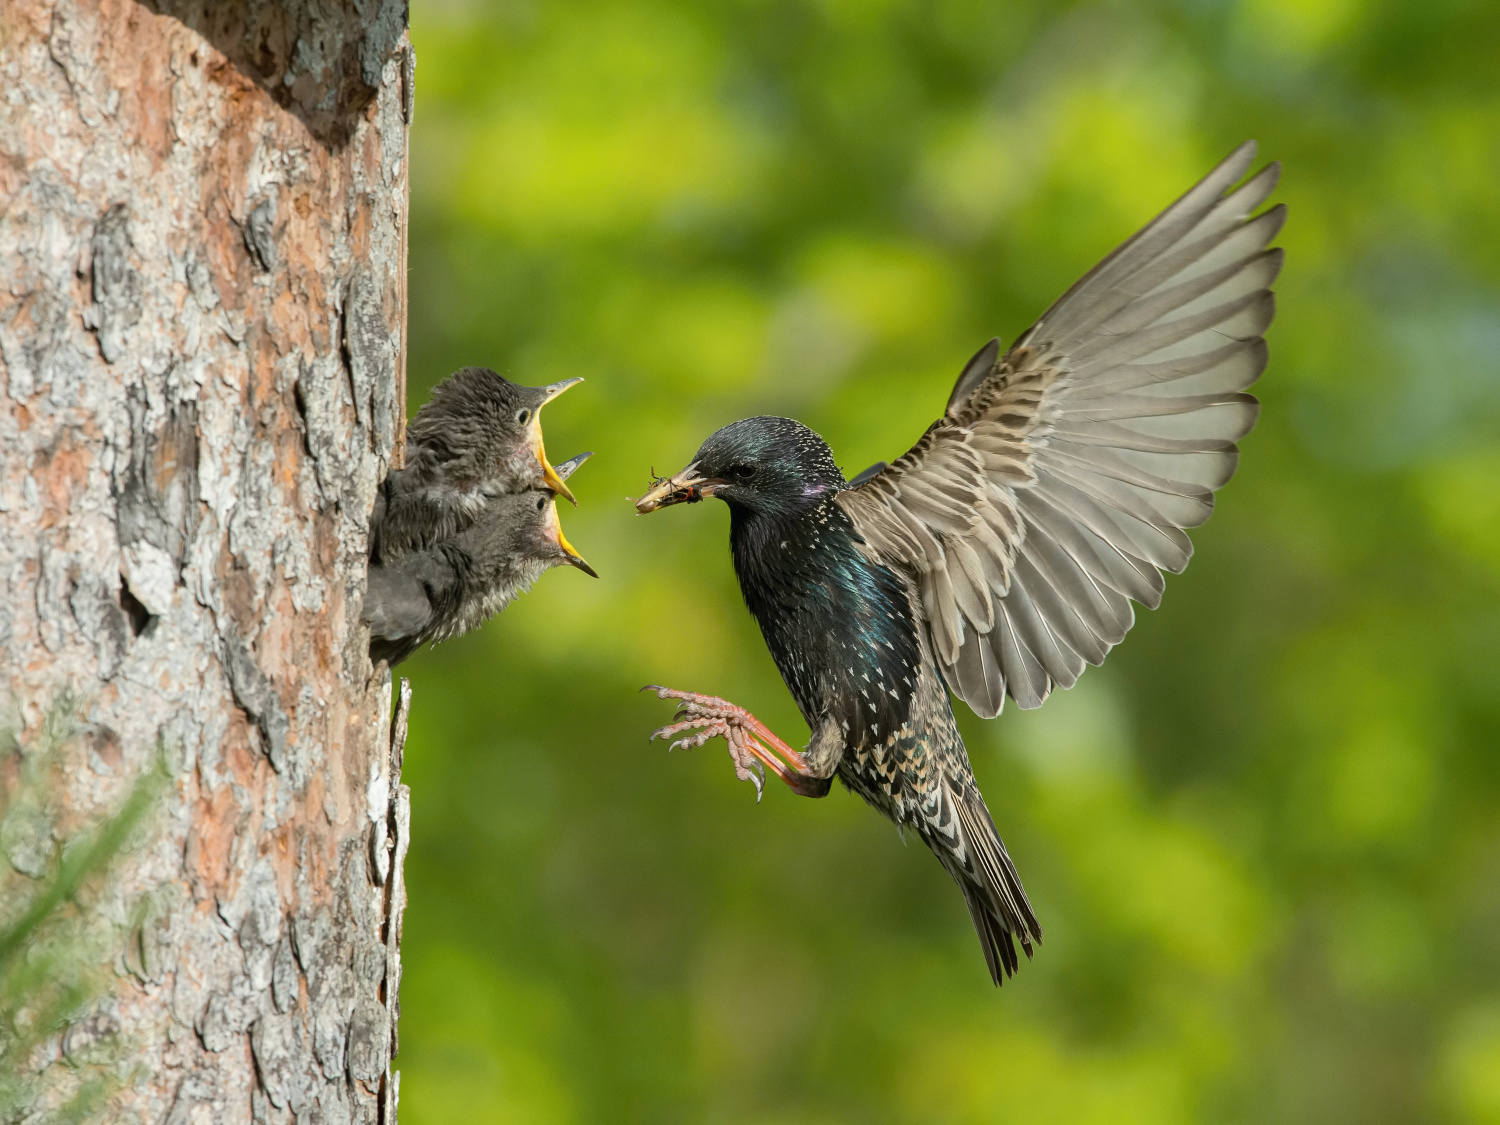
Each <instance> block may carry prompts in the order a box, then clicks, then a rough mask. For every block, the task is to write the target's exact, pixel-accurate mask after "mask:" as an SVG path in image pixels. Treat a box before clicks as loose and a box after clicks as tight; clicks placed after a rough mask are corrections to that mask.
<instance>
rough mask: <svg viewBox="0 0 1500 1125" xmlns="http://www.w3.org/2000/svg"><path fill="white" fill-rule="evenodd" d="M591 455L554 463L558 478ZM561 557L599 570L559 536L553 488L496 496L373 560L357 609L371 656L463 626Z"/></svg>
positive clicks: (404, 649)
mask: <svg viewBox="0 0 1500 1125" xmlns="http://www.w3.org/2000/svg"><path fill="white" fill-rule="evenodd" d="M590 456H591V454H588V453H582V454H579V455H578V456H577V457H574V458H573V459H572V460H570V461H565V462H564V463H563V464H561V465H559V466H557V475H558V479H559V481H562V480H566V479H567V478H568V476H570V475H571V474H572V472H573V470H574V469H576V468H577V467H578V466H579V465H581V464H583V462H584V461H586V460H587V459H588V458H589V457H590ZM564 563H567V564H570V565H572V566H576V567H577V568H578V569H579V570H581V571H583V572H584V573H585V574H589V575H592V576H593V577H595V578H597V577H599V576H598V575H597V574H595V573H594V568H593V567H591V566H589V564H588V563H586V562H584V561H583V558H582V556H581V555H579V553H578V552H577V551H576V550H574V549H573V545H572V544H571V543H569V542H568V540H567V537H566V536H565V535H563V532H562V526H561V525H560V524H559V523H558V520H557V504H556V497H555V496H554V494H553V493H552V492H551V491H550V490H548V489H533V490H531V491H529V492H515V493H511V494H510V495H507V496H498V497H495V498H494V499H492V500H490V502H489V503H488V504H486V505H485V506H484V508H483V510H482V511H481V512H480V514H479V516H478V518H477V519H475V521H474V522H473V523H471V524H469V526H468V527H466V528H464V529H463V530H462V531H460V532H458V533H457V534H455V535H450V536H448V537H446V538H444V539H440V540H438V541H437V542H436V543H435V544H434V545H432V546H430V547H425V548H422V549H420V550H415V551H408V552H406V553H405V554H402V555H398V556H397V557H395V558H393V559H392V560H391V561H390V562H387V563H377V564H373V565H372V566H371V567H370V578H369V584H368V586H367V588H366V591H365V601H364V607H363V609H362V611H361V618H362V620H363V621H364V623H365V624H366V625H368V626H369V627H370V660H371V661H381V660H384V661H385V662H386V663H387V664H389V665H390V666H392V667H394V666H395V665H397V664H399V663H401V661H403V660H405V659H406V658H407V657H408V656H410V655H411V654H412V653H413V652H415V651H416V650H417V649H418V648H419V647H420V646H421V645H424V644H426V643H427V642H428V641H431V642H433V643H434V644H436V643H437V642H438V641H446V640H448V639H449V638H450V637H456V636H458V635H459V634H461V633H467V632H468V631H469V630H470V629H474V628H477V627H478V626H480V625H482V624H483V623H484V622H485V621H486V620H487V619H488V618H490V617H493V616H494V615H495V614H497V613H499V612H500V611H501V610H502V609H504V608H505V607H506V606H507V605H509V604H510V601H511V599H512V598H514V597H515V596H516V595H517V594H521V593H524V592H525V591H526V590H528V589H529V588H530V587H531V584H532V583H533V582H535V581H536V580H537V579H538V578H540V577H541V576H542V574H543V573H545V572H546V571H548V570H550V569H551V568H552V567H554V566H561V565H563V564H564Z"/></svg>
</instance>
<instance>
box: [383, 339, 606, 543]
mask: <svg viewBox="0 0 1500 1125" xmlns="http://www.w3.org/2000/svg"><path fill="white" fill-rule="evenodd" d="M581 382H583V380H582V379H581V378H580V379H564V380H563V381H562V382H560V383H553V384H551V385H550V386H546V387H522V386H518V385H516V384H515V383H512V382H511V381H510V380H509V379H506V378H505V377H504V376H501V375H497V374H496V373H495V372H493V371H491V370H490V369H489V368H487V367H465V368H462V369H461V370H458V371H455V372H454V373H453V374H452V375H450V376H448V378H446V379H444V380H443V381H442V382H441V383H439V384H438V385H437V387H436V388H434V390H433V392H432V398H431V399H430V400H429V401H428V403H427V405H426V406H424V407H422V409H421V410H419V411H417V416H416V417H415V418H413V419H412V420H411V423H410V424H409V425H408V426H407V428H406V464H405V466H404V467H402V468H400V469H396V470H394V471H393V472H392V473H391V474H390V475H389V476H387V477H386V479H385V481H384V483H382V484H381V486H380V490H379V492H378V493H377V495H376V499H375V511H374V513H373V515H372V516H371V518H370V559H371V561H372V562H376V563H382V562H388V561H390V560H392V559H394V558H396V557H397V556H399V555H401V554H403V553H405V552H407V551H416V550H421V549H423V548H425V547H430V546H432V545H433V544H434V543H436V542H438V541H439V540H442V539H445V538H447V537H448V536H451V535H453V534H455V533H456V532H458V531H461V530H463V529H464V528H465V527H467V526H468V525H469V524H470V523H472V522H473V521H474V520H475V519H477V518H478V516H479V513H480V512H481V511H482V510H483V509H484V506H485V505H486V504H487V503H488V502H489V501H490V500H492V499H493V498H494V497H496V496H505V495H509V494H511V493H515V492H526V491H528V490H530V489H534V488H550V489H552V491H554V492H556V493H557V494H558V495H560V496H565V497H566V498H567V499H568V500H569V501H570V502H571V503H574V504H576V503H577V501H576V500H574V499H573V494H572V493H571V492H570V491H568V486H567V484H565V483H564V481H563V478H562V476H561V475H560V474H559V473H558V472H557V470H556V469H554V468H553V467H552V465H551V463H550V462H548V460H547V452H546V450H545V449H544V448H543V445H542V407H543V406H545V405H546V404H547V403H549V402H551V401H552V400H553V399H554V398H556V397H557V396H558V395H560V394H562V393H563V392H564V391H565V390H567V389H568V388H569V387H571V386H573V385H574V384H575V383H581Z"/></svg>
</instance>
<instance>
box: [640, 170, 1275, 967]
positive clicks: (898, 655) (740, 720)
mask: <svg viewBox="0 0 1500 1125" xmlns="http://www.w3.org/2000/svg"><path fill="white" fill-rule="evenodd" d="M1254 157H1255V146H1254V145H1253V144H1249V143H1247V144H1245V145H1241V146H1240V147H1239V148H1238V149H1236V150H1235V151H1234V152H1233V153H1231V154H1230V156H1229V157H1228V158H1227V159H1226V160H1225V161H1224V162H1223V163H1221V164H1220V165H1219V166H1218V167H1217V168H1215V169H1214V170H1213V171H1212V172H1210V173H1209V174H1208V176H1207V177H1205V178H1204V179H1203V180H1202V181H1201V182H1200V183H1199V184H1197V185H1196V186H1195V187H1193V188H1192V189H1190V190H1189V191H1188V192H1187V193H1186V194H1185V195H1184V196H1182V198H1181V199H1179V200H1178V201H1177V202H1176V203H1174V204H1172V205H1171V206H1170V207H1169V208H1167V210H1165V211H1164V212H1162V214H1161V215H1159V216H1158V217H1157V218H1156V219H1155V220H1153V221H1152V222H1151V223H1149V224H1147V225H1146V226H1145V227H1144V228H1142V229H1141V230H1140V231H1139V232H1138V233H1137V234H1136V235H1135V236H1134V237H1132V238H1131V239H1129V240H1128V241H1127V242H1125V244H1124V245H1122V246H1121V247H1120V248H1119V249H1117V250H1116V251H1115V252H1114V253H1112V254H1111V255H1109V256H1108V257H1107V258H1105V259H1104V261H1103V262H1101V263H1100V264H1099V265H1098V266H1096V267H1095V268H1094V269H1093V270H1092V271H1091V272H1090V273H1089V274H1087V275H1086V276H1085V277H1084V278H1083V280H1081V281H1080V282H1079V283H1078V284H1077V285H1075V286H1073V288H1072V289H1070V290H1068V292H1067V293H1066V294H1064V295H1063V296H1062V297H1061V298H1060V299H1059V300H1058V301H1057V302H1056V303H1055V304H1054V305H1053V306H1052V307H1051V308H1050V309H1048V310H1047V312H1046V313H1044V314H1043V315H1042V317H1041V319H1040V320H1038V321H1037V323H1036V324H1035V325H1033V326H1032V327H1031V328H1030V329H1029V330H1028V331H1027V332H1025V333H1023V334H1022V335H1021V337H1020V338H1019V339H1018V340H1017V341H1016V343H1015V344H1014V345H1012V346H1011V348H1010V349H1009V350H1008V351H1006V352H1005V353H1004V354H1003V355H1002V354H1001V351H1000V342H999V340H991V341H990V342H989V343H988V344H986V345H985V346H984V347H982V348H980V349H979V351H978V352H977V353H975V355H974V356H973V358H972V359H970V360H969V361H968V363H967V364H965V365H964V367H963V369H962V371H961V372H960V374H959V376H958V380H957V382H956V383H955V385H954V387H953V391H952V393H951V394H950V395H949V398H948V402H947V407H946V410H945V412H944V414H943V416H942V417H941V418H939V419H938V420H937V421H936V422H934V423H933V424H932V425H931V426H929V427H928V428H927V431H926V432H925V433H924V434H923V435H922V437H921V439H920V440H919V441H918V442H917V444H916V445H914V446H913V447H912V448H911V449H910V450H909V451H908V452H907V453H906V454H905V455H903V456H902V457H900V458H898V459H896V460H895V461H893V462H891V463H890V464H885V463H877V464H876V465H873V466H871V467H870V468H869V469H866V470H865V471H864V472H862V473H860V474H859V475H858V476H857V477H856V478H855V479H854V480H853V481H846V480H845V479H844V476H843V473H842V472H841V471H840V470H839V468H838V466H837V465H836V464H835V462H834V459H833V454H832V452H831V451H830V450H829V448H828V446H827V444H826V443H825V442H824V441H823V439H822V438H821V437H819V436H818V435H817V434H815V433H814V432H813V431H812V430H810V429H808V428H807V427H806V426H803V425H802V424H801V423H799V422H795V421H792V420H791V419H789V418H772V417H761V418H748V419H745V420H744V421H740V422H735V423H733V424H732V425H729V426H726V427H724V428H723V429H721V430H719V431H718V432H717V433H715V434H713V435H711V436H710V437H709V438H708V440H707V441H705V442H704V443H703V445H702V447H701V448H700V449H699V450H698V452H697V454H696V456H694V458H693V460H692V463H691V464H690V465H688V467H687V468H685V469H683V470H682V472H680V473H678V474H676V475H675V476H672V477H668V478H665V479H662V478H658V479H656V480H653V482H652V484H651V487H650V488H649V489H648V491H647V492H646V494H645V495H644V496H642V497H641V498H640V499H639V500H637V501H636V502H635V506H636V510H637V511H639V512H643V513H644V512H653V511H656V510H657V509H659V508H665V507H670V506H671V505H674V504H684V503H694V502H696V501H698V500H702V499H704V498H705V497H709V496H717V497H718V498H720V499H721V500H723V501H724V502H725V503H726V504H728V505H729V512H730V525H729V526H730V533H729V538H730V548H731V553H732V556H733V559H734V568H735V574H736V576H737V577H738V579H739V583H740V590H741V592H742V593H743V594H744V598H745V604H746V605H747V606H748V607H749V610H750V612H751V614H752V616H754V617H755V619H756V621H757V623H758V624H759V625H760V628H761V633H762V635H763V636H764V637H765V640H766V646H767V647H768V648H769V649H770V651H771V655H772V657H773V659H774V660H775V661H776V666H777V668H778V670H779V671H780V672H781V676H782V679H783V680H785V681H786V685H787V687H788V688H789V689H790V691H791V693H792V696H793V698H795V700H796V701H797V706H798V708H799V709H800V710H801V712H802V715H803V718H805V719H806V720H807V723H808V726H809V727H810V728H811V729H812V732H813V736H812V741H811V742H810V743H809V744H808V747H807V749H806V750H805V751H802V752H800V753H799V752H797V751H795V750H792V749H791V747H789V746H787V745H786V743H784V742H782V741H781V740H780V739H779V738H777V737H776V736H775V735H774V734H773V733H772V732H771V731H770V730H769V729H767V728H766V726H765V725H764V724H763V723H761V722H760V721H759V720H758V719H756V718H755V717H754V716H753V715H751V714H750V713H749V712H748V711H746V710H744V709H743V708H740V707H736V706H734V705H733V704H731V703H728V702H726V701H724V700H722V699H716V698H714V697H711V696H704V695H698V694H695V693H692V692H679V691H672V690H669V689H667V688H652V689H651V690H654V691H656V692H657V694H658V695H660V696H661V697H662V698H664V699H676V700H678V701H679V707H678V711H677V714H676V716H675V717H674V718H675V721H674V722H672V723H670V724H668V725H667V726H665V727H663V728H662V729H660V730H658V731H657V732H656V734H655V735H653V737H656V736H658V735H659V736H662V737H665V738H667V739H669V740H671V744H672V745H673V746H684V745H685V746H696V745H702V744H703V742H705V741H707V740H708V739H710V738H715V737H723V738H724V739H725V741H726V742H727V743H728V744H729V748H730V755H731V758H732V760H733V762H734V767H735V774H736V776H738V777H740V778H742V779H745V780H749V781H752V782H753V783H755V785H756V789H757V794H759V792H760V786H761V783H762V781H763V779H764V776H765V770H767V769H769V770H771V771H772V772H773V773H775V774H776V775H777V776H778V777H780V778H781V779H782V780H783V781H784V782H786V783H787V784H788V785H789V786H790V787H791V788H792V789H793V790H794V791H795V792H798V793H802V794H805V795H807V796H822V795H823V794H824V793H826V792H827V790H828V785H829V783H830V782H831V780H832V778H833V777H835V776H837V777H838V778H839V779H840V780H842V781H843V782H844V784H845V785H846V786H847V787H849V788H850V789H852V790H854V791H855V792H856V793H858V794H859V795H860V796H861V797H863V798H864V799H865V800H866V801H867V802H868V803H869V804H871V805H872V806H874V807H875V808H876V809H877V810H879V811H880V812H881V813H883V814H884V815H885V816H887V817H889V818H890V819H891V820H893V821H894V822H895V823H896V824H897V825H899V826H903V827H909V828H911V829H912V830H913V831H914V832H916V834H917V835H918V836H920V837H921V839H922V840H923V841H924V842H925V843H926V844H927V846H928V847H929V848H930V849H931V850H932V852H933V854H934V855H935V856H936V857H937V859H938V861H939V862H940V863H941V864H942V865H943V867H944V869H945V870H946V871H947V872H948V874H949V875H950V876H952V878H953V880H954V881H955V882H956V883H957V884H958V886H959V889H960V890H961V892H962V893H963V896H964V901H965V903H966V904H967V906H968V908H969V915H970V918H971V919H972V921H973V923H974V928H975V931H976V932H977V934H978V936H979V940H980V945H981V947H982V949H983V951H984V957H985V962H986V965H987V966H988V968H989V971H990V976H991V978H992V979H993V980H994V982H995V983H996V984H999V983H1001V981H1002V980H1004V978H1005V977H1008V976H1010V975H1011V974H1012V973H1014V972H1015V971H1016V969H1017V967H1018V966H1019V964H1020V959H1019V955H1018V953H1017V950H1016V945H1017V943H1018V942H1019V944H1020V947H1021V952H1024V953H1025V954H1026V955H1027V956H1028V957H1030V956H1031V953H1032V948H1033V945H1034V944H1036V943H1040V941H1041V939H1042V928H1041V925H1040V924H1039V923H1038V921H1037V918H1036V915H1035V913H1034V912H1033V911H1032V908H1031V904H1030V903H1029V902H1028V901H1027V898H1026V892H1025V890H1024V889H1023V888H1022V886H1021V880H1020V877H1019V875H1018V874H1017V873H1016V869H1015V865H1014V864H1013V863H1012V862H1011V859H1010V855H1009V854H1008V853H1007V852H1006V850H1005V845H1004V843H1002V842H1001V839H1000V835H999V832H998V831H997V830H996V828H995V824H994V821H993V820H992V819H991V817H990V814H989V810H988V809H987V808H986V807H985V803H984V798H983V796H982V795H981V794H980V792H979V786H978V784H977V783H976V782H975V780H974V775H973V772H972V770H971V769H970V766H969V758H968V753H967V751H966V750H965V748H964V744H963V740H962V739H961V738H960V736H959V731H958V726H957V724H956V722H955V721H954V717H953V709H952V704H951V702H950V700H949V692H950V691H951V692H952V693H953V694H954V695H957V696H958V697H959V698H960V699H962V700H964V701H965V702H966V703H967V704H968V705H969V706H970V707H971V708H972V709H973V710H974V711H975V712H976V713H977V714H979V715H980V716H982V717H985V718H988V717H990V716H993V715H995V714H997V713H998V712H999V710H1000V708H1001V705H1002V704H1003V703H1004V701H1005V697H1006V696H1007V695H1008V696H1010V697H1011V698H1012V699H1014V700H1015V701H1016V703H1017V704H1018V705H1019V706H1021V707H1037V706H1040V704H1041V703H1042V701H1043V700H1044V699H1046V697H1047V695H1048V693H1050V692H1051V691H1052V690H1053V689H1054V688H1056V687H1062V688H1067V687H1072V686H1073V684H1074V683H1075V682H1076V681H1077V679H1078V677H1079V675H1080V674H1081V673H1082V672H1083V669H1084V667H1085V666H1086V665H1088V664H1098V663H1100V662H1101V661H1102V660H1103V659H1104V657H1105V656H1106V655H1107V654H1108V652H1109V650H1110V648H1111V647H1113V646H1114V645H1115V644H1117V643H1119V642H1120V641H1121V640H1122V639H1123V638H1124V636H1125V633H1126V631H1127V630H1128V629H1129V628H1130V626H1131V624H1132V623H1133V621H1134V609H1133V607H1132V604H1131V603H1132V601H1135V602H1140V603H1141V604H1143V605H1145V606H1147V607H1149V608H1153V609H1154V608H1155V607H1156V606H1157V604H1158V603H1159V602H1160V599H1161V593H1162V589H1163V586H1164V582H1163V579H1162V572H1163V571H1171V572H1173V573H1176V572H1178V571H1180V570H1182V568H1183V567H1184V566H1186V565H1187V560H1188V555H1189V554H1190V552H1191V544H1190V543H1189V541H1188V538H1187V535H1186V533H1185V530H1184V529H1186V528H1190V527H1196V526H1198V525H1199V524H1201V523H1202V522H1203V521H1204V520H1206V519H1207V518H1208V516H1209V513H1210V512H1211V510H1212V508H1213V498H1214V492H1215V491H1216V490H1217V489H1218V488H1220V487H1222V486H1223V485H1224V483H1225V482H1226V481H1228V479H1229V477H1230V476H1231V474H1232V473H1233V472H1234V468H1235V464H1236V461H1237V458H1238V450H1237V448H1236V446H1235V444H1234V443H1235V442H1236V441H1237V440H1239V439H1240V438H1241V437H1243V436H1244V435H1245V434H1246V433H1248V432H1249V430H1250V428H1251V426H1253V425H1254V423H1255V418H1256V414H1257V410H1258V404H1257V403H1256V401H1255V399H1254V398H1252V397H1251V396H1250V395H1248V394H1246V393H1245V389H1246V388H1247V387H1249V386H1250V385H1251V384H1252V383H1253V382H1254V381H1255V379H1256V378H1257V377H1258V376H1259V375H1260V372H1261V371H1262V369H1263V368H1264V367H1265V363H1266V347H1265V341H1264V340H1263V339H1262V335H1263V333H1264V332H1265V329H1266V327H1267V325H1268V324H1269V323H1270V321H1271V316H1272V312H1273V308H1274V305H1273V298H1272V296H1271V291H1270V286H1271V283H1272V282H1273V281H1274V280H1275V278H1276V276H1277V273H1278V272H1279V270H1280V267H1281V251H1280V250H1268V249H1266V246H1267V245H1268V243H1269V242H1270V241H1271V240H1272V239H1273V238H1275V237H1276V234H1277V232H1278V231H1279V230H1280V228H1281V223H1282V220H1283V218H1284V216H1285V208H1284V207H1280V206H1278V207H1273V208H1271V209H1269V210H1267V211H1264V212H1261V213H1259V214H1256V209H1257V208H1258V207H1260V206H1261V204H1263V203H1264V202H1265V200H1266V198H1267V197H1268V196H1269V195H1270V193H1271V190H1272V188H1273V187H1274V186H1275V184H1276V178H1277V174H1278V168H1277V166H1276V165H1275V164H1272V165H1269V166H1268V167H1266V168H1263V169H1262V170H1261V171H1260V172H1258V173H1256V174H1255V175H1253V176H1251V177H1250V178H1249V179H1248V180H1246V181H1245V182H1244V183H1242V184H1239V186H1236V184H1237V183H1238V181H1239V180H1240V179H1241V177H1242V176H1244V175H1245V173H1246V172H1247V171H1248V170H1249V168H1250V165H1251V163H1252V161H1253V160H1254Z"/></svg>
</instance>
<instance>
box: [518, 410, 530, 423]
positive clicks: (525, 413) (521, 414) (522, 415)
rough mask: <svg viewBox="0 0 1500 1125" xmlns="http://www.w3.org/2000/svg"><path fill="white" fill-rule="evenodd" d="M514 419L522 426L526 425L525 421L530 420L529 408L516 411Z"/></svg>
mask: <svg viewBox="0 0 1500 1125" xmlns="http://www.w3.org/2000/svg"><path fill="white" fill-rule="evenodd" d="M516 421H517V422H518V423H520V424H521V425H523V426H524V425H526V423H527V422H529V421H531V411H529V410H521V411H518V412H517V413H516Z"/></svg>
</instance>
